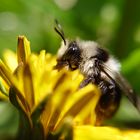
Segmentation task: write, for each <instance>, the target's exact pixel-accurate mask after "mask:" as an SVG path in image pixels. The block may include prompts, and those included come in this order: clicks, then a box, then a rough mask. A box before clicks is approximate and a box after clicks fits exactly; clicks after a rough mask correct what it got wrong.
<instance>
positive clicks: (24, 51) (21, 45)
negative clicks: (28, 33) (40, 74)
mask: <svg viewBox="0 0 140 140" xmlns="http://www.w3.org/2000/svg"><path fill="white" fill-rule="evenodd" d="M30 54H31V50H30V42H29V41H28V40H27V39H26V37H25V36H19V37H18V46H17V57H18V58H17V59H18V64H20V63H21V62H22V63H26V62H27V58H28V57H29V55H30Z"/></svg>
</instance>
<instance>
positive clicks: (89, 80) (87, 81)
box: [79, 76, 94, 88]
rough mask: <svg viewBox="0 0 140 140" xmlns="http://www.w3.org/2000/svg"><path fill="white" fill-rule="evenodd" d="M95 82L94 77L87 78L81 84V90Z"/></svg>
mask: <svg viewBox="0 0 140 140" xmlns="http://www.w3.org/2000/svg"><path fill="white" fill-rule="evenodd" d="M93 80H94V77H92V76H89V77H87V78H85V79H84V80H83V81H82V82H81V83H80V86H79V88H83V87H85V86H87V85H88V84H89V83H92V82H93Z"/></svg>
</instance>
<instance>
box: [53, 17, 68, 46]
mask: <svg viewBox="0 0 140 140" xmlns="http://www.w3.org/2000/svg"><path fill="white" fill-rule="evenodd" d="M55 23H56V27H54V30H55V31H56V32H57V33H58V34H59V35H60V36H61V38H62V39H63V41H64V44H65V45H66V40H65V35H64V32H63V30H62V27H61V25H60V24H59V22H58V21H57V19H55Z"/></svg>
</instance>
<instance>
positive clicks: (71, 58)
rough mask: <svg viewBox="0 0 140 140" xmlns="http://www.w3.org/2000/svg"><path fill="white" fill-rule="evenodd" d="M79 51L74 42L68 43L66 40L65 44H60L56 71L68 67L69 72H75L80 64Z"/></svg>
mask: <svg viewBox="0 0 140 140" xmlns="http://www.w3.org/2000/svg"><path fill="white" fill-rule="evenodd" d="M80 55H81V53H80V49H79V47H78V44H77V42H76V41H71V42H69V41H68V40H66V44H64V42H62V45H61V47H60V49H59V50H58V54H57V65H56V66H55V68H56V69H61V68H63V67H66V66H68V68H69V69H70V70H76V69H77V68H78V67H79V62H80V59H81V57H80Z"/></svg>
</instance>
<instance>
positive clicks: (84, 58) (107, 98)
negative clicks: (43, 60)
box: [55, 23, 140, 125]
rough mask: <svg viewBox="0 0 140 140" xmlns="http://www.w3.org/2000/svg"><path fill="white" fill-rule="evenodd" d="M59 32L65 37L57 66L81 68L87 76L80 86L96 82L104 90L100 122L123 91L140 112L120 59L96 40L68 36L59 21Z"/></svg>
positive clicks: (114, 107) (98, 111) (115, 106)
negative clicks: (125, 77) (124, 76)
mask: <svg viewBox="0 0 140 140" xmlns="http://www.w3.org/2000/svg"><path fill="white" fill-rule="evenodd" d="M55 31H56V32H57V33H58V34H59V35H60V36H61V38H62V39H63V41H62V44H61V47H60V49H59V50H58V55H57V65H56V66H55V68H56V69H61V68H63V67H68V68H69V69H70V70H72V71H73V70H76V69H79V70H80V72H81V73H82V74H83V75H84V80H83V81H82V82H81V84H80V88H82V87H84V86H86V85H87V84H89V83H93V84H95V85H97V86H98V87H99V88H100V90H101V93H102V95H101V97H100V99H99V102H98V104H97V106H96V109H95V111H96V115H97V120H96V125H100V124H101V123H102V121H103V120H104V119H108V118H110V117H112V116H113V115H114V113H115V112H116V111H117V109H118V107H119V104H120V99H121V93H124V94H125V95H126V96H127V97H128V99H129V100H130V101H131V103H132V104H133V105H134V106H135V107H136V108H137V109H138V110H139V111H140V99H139V98H138V97H137V96H136V94H134V91H133V89H132V88H131V86H130V85H129V83H128V82H127V81H126V80H125V79H124V78H123V76H122V75H121V74H120V68H121V65H120V63H119V62H118V60H116V59H115V58H114V57H113V56H112V55H110V54H109V53H108V51H107V50H106V49H104V48H102V47H101V46H100V45H99V44H98V43H96V42H94V41H84V40H79V39H77V40H74V41H70V40H67V39H65V37H64V32H63V30H62V28H61V26H60V24H58V23H57V27H55Z"/></svg>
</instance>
